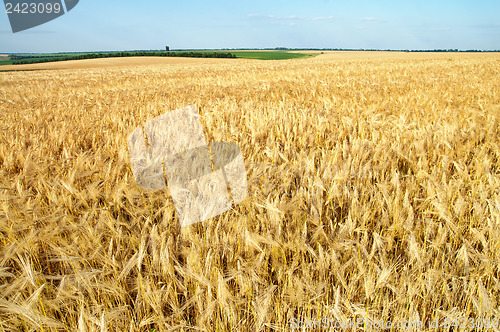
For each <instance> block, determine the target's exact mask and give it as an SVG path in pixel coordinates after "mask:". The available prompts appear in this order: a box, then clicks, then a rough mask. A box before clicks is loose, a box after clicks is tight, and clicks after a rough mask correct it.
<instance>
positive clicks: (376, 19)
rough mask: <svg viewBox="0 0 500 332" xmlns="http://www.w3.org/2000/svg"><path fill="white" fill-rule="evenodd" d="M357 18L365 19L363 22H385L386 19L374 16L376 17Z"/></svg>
mask: <svg viewBox="0 0 500 332" xmlns="http://www.w3.org/2000/svg"><path fill="white" fill-rule="evenodd" d="M359 20H360V21H365V22H386V20H383V19H380V18H376V17H361V18H360V19H359Z"/></svg>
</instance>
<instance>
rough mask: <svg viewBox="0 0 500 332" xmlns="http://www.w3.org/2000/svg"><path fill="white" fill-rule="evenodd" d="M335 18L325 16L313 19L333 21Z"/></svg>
mask: <svg viewBox="0 0 500 332" xmlns="http://www.w3.org/2000/svg"><path fill="white" fill-rule="evenodd" d="M334 19H335V18H334V17H333V16H324V17H313V19H312V20H313V21H333V20H334Z"/></svg>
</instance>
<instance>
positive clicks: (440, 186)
mask: <svg viewBox="0 0 500 332" xmlns="http://www.w3.org/2000/svg"><path fill="white" fill-rule="evenodd" d="M167 60H171V59H167ZM90 61H92V60H90ZM116 61H118V62H119V61H123V60H121V59H120V60H113V59H105V60H100V62H99V65H97V66H88V67H85V61H82V62H73V64H71V63H69V64H68V63H64V64H63V63H58V64H57V66H58V67H57V68H51V69H53V70H34V71H19V72H3V73H0V330H1V331H288V330H293V329H294V325H293V323H294V322H297V324H296V325H297V326H299V323H300V322H302V323H301V324H300V327H302V328H301V329H300V328H299V330H307V328H308V327H311V326H310V325H307V324H308V322H317V321H319V320H325V319H327V320H329V321H331V322H333V321H335V322H346V321H349V320H351V321H356V320H359V319H361V320H362V322H363V323H362V324H360V325H354V326H349V327H346V328H344V329H342V330H346V331H358V330H367V331H372V330H374V331H375V330H380V329H379V328H378V327H377V326H376V325H374V322H378V321H385V322H393V324H394V325H395V323H396V322H417V321H420V322H422V323H423V326H415V325H412V326H407V328H406V329H405V330H408V331H410V330H415V331H417V330H424V331H437V330H442V329H444V327H442V328H439V329H435V328H434V329H433V328H431V326H430V325H429V324H430V322H432V321H435V320H436V319H437V320H438V321H439V323H440V324H444V323H446V322H457V321H458V322H460V324H463V323H464V322H465V321H467V324H469V322H471V321H472V319H474V320H475V321H476V322H477V321H479V322H482V323H484V322H486V321H487V320H488V319H491V320H492V321H493V320H494V319H500V308H499V305H500V129H499V120H500V57H499V56H498V54H495V53H490V54H461V53H460V54H459V53H457V54H452V53H441V54H439V53H418V54H417V53H396V52H393V53H385V52H373V53H368V52H326V53H325V54H321V55H318V56H316V57H314V58H311V59H303V60H285V61H258V60H240V59H223V60H213V59H204V60H196V61H187V60H186V61H179V60H175V61H173V62H170V63H168V62H166V60H163V59H162V62H161V63H155V62H149V63H148V62H147V61H145V60H144V59H141V60H140V61H141V63H128V64H127V65H124V64H123V63H122V64H120V63H118V62H116ZM126 61H131V60H130V59H126ZM101 62H104V63H105V64H108V65H102V64H101ZM87 63H88V62H87ZM90 63H92V62H90ZM47 65H49V66H50V64H46V65H45V66H47ZM45 69H47V68H45ZM191 104H194V105H196V106H197V107H198V109H199V111H200V114H201V121H202V124H203V127H204V130H205V135H206V136H207V141H209V142H212V141H224V142H233V143H236V144H238V145H239V147H240V148H241V151H242V154H243V156H244V159H245V167H246V171H247V181H248V191H249V194H248V196H247V198H246V199H245V200H244V201H243V202H242V203H241V204H240V205H238V206H236V207H234V209H233V210H231V211H228V212H226V213H224V214H222V215H220V216H218V217H215V218H213V219H210V220H208V221H205V222H203V223H198V224H195V225H192V226H189V227H185V228H180V226H179V222H178V220H177V216H176V213H175V207H174V204H173V201H172V199H171V198H170V196H169V191H168V190H160V191H150V190H143V189H141V188H139V187H138V186H137V185H136V183H135V181H134V177H133V175H132V171H131V169H130V162H129V154H128V150H127V136H128V135H129V134H130V132H132V131H133V130H134V129H135V128H136V127H137V126H140V125H141V124H143V123H145V122H146V121H148V120H150V119H152V118H154V117H156V116H158V115H160V114H163V113H165V112H167V111H170V110H175V109H178V108H181V107H184V106H186V105H191ZM498 324H500V323H498ZM498 324H497V325H496V326H493V327H491V328H487V327H486V326H479V327H477V328H475V329H476V330H488V331H498V330H500V329H499V328H498ZM312 327H313V329H311V330H318V329H320V328H319V326H312ZM331 329H332V330H340V328H336V327H333V328H331ZM453 329H454V330H459V328H458V327H457V326H455V327H453ZM471 329H472V328H470V327H466V328H465V329H460V330H471ZM383 330H387V331H396V330H399V327H396V326H392V327H389V328H387V327H385V328H384V329H383Z"/></svg>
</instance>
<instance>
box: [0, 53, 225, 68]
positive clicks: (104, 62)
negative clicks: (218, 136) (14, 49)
mask: <svg viewBox="0 0 500 332" xmlns="http://www.w3.org/2000/svg"><path fill="white" fill-rule="evenodd" d="M227 61H231V60H228V59H226V60H221V59H210V58H173V57H146V56H145V57H130V58H104V59H89V60H70V61H58V62H46V63H35V64H28V65H6V66H1V67H0V70H56V69H83V70H88V69H94V68H113V67H121V68H123V67H137V66H144V65H146V66H151V65H184V64H191V63H198V64H201V63H205V64H216V63H221V62H227ZM233 61H234V60H233Z"/></svg>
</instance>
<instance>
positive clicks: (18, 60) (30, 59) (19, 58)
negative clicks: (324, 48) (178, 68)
mask: <svg viewBox="0 0 500 332" xmlns="http://www.w3.org/2000/svg"><path fill="white" fill-rule="evenodd" d="M133 56H164V57H187V58H236V55H234V54H232V53H224V52H115V53H87V54H80V55H68V56H60V55H41V56H33V55H11V56H10V58H11V60H13V62H12V64H14V65H25V64H32V63H42V62H55V61H68V60H85V59H99V58H123V57H133Z"/></svg>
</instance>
